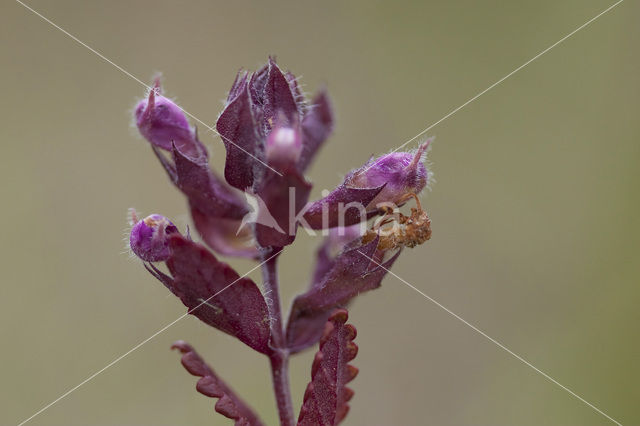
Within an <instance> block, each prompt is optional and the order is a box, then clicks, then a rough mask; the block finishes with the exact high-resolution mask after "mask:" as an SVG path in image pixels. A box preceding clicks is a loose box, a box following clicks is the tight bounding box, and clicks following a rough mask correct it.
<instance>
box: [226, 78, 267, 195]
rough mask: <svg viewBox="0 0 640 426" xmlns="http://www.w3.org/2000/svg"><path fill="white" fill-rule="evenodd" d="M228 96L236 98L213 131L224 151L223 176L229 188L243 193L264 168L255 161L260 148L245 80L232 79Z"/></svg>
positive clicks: (260, 151)
mask: <svg viewBox="0 0 640 426" xmlns="http://www.w3.org/2000/svg"><path fill="white" fill-rule="evenodd" d="M231 94H237V96H235V97H234V98H233V99H230V100H229V102H228V103H227V106H226V107H225V109H224V111H222V114H220V117H218V121H217V122H216V130H217V131H218V133H219V134H220V136H221V137H222V142H223V143H224V146H225V148H226V149H227V159H226V162H225V167H224V177H225V179H226V180H227V182H229V184H230V185H232V186H234V187H236V188H238V189H240V190H243V191H244V190H245V189H247V188H251V187H252V186H253V181H254V179H255V177H256V174H259V172H258V170H261V169H262V168H263V167H264V165H263V164H262V163H260V161H258V160H256V158H258V159H262V157H263V153H262V150H263V146H262V142H261V140H260V136H259V135H258V133H257V132H256V123H257V122H258V121H257V120H255V119H254V114H253V111H252V108H251V99H250V96H249V85H248V83H247V79H246V77H242V78H241V79H240V81H237V80H236V83H234V87H233V88H232V90H231V92H230V95H231Z"/></svg>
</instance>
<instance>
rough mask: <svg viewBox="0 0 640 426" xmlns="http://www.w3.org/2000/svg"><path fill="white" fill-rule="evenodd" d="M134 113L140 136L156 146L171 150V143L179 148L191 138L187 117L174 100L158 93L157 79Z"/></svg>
mask: <svg viewBox="0 0 640 426" xmlns="http://www.w3.org/2000/svg"><path fill="white" fill-rule="evenodd" d="M135 115H136V125H137V126H138V130H139V131H140V133H141V134H142V136H144V138H145V139H147V140H148V141H149V142H151V143H152V144H153V145H155V146H157V147H158V148H162V149H165V150H171V149H172V144H173V143H175V144H176V146H178V147H179V148H180V146H181V145H184V144H189V143H190V141H192V140H193V134H192V131H191V128H190V127H189V121H188V120H187V117H186V116H185V114H184V112H183V111H182V109H181V108H180V107H179V106H178V105H176V103H175V102H173V101H172V100H171V99H169V98H165V97H164V96H162V95H161V94H160V84H159V82H158V81H156V84H155V86H154V88H153V89H151V91H150V92H149V97H148V98H147V99H143V100H141V101H140V102H139V103H138V106H137V107H136V112H135Z"/></svg>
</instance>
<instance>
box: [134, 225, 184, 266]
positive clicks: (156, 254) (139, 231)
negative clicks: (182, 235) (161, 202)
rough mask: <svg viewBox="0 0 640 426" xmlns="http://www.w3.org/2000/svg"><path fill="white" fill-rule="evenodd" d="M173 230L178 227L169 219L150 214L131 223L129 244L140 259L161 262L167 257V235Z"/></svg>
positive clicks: (176, 230)
mask: <svg viewBox="0 0 640 426" xmlns="http://www.w3.org/2000/svg"><path fill="white" fill-rule="evenodd" d="M134 217H135V216H134ZM175 232H178V228H177V227H176V226H175V225H174V224H173V223H171V221H170V220H169V219H167V218H166V217H164V216H162V215H159V214H152V215H150V216H147V217H145V218H144V219H142V220H140V221H138V222H137V223H135V224H134V225H133V227H132V228H131V234H130V236H129V245H130V246H131V250H132V251H133V253H134V254H135V255H136V256H138V257H139V258H140V259H142V260H144V261H146V262H161V261H164V260H167V259H168V258H169V255H170V252H169V235H170V234H173V233H175Z"/></svg>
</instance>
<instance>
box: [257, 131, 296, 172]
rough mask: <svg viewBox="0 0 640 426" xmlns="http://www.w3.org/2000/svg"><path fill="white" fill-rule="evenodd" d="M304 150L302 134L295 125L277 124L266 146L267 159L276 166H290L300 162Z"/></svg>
mask: <svg viewBox="0 0 640 426" xmlns="http://www.w3.org/2000/svg"><path fill="white" fill-rule="evenodd" d="M301 152H302V135H301V134H300V131H299V130H298V129H296V128H294V127H290V126H286V125H280V124H276V126H275V127H274V128H273V130H272V131H271V133H269V136H268V137H267V143H266V146H265V153H266V156H267V161H268V162H269V164H272V165H273V166H275V167H276V168H288V167H289V166H293V165H295V164H296V163H297V162H298V159H299V158H300V153H301Z"/></svg>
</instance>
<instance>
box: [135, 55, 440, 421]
mask: <svg viewBox="0 0 640 426" xmlns="http://www.w3.org/2000/svg"><path fill="white" fill-rule="evenodd" d="M135 119H136V124H137V126H138V129H139V131H140V133H141V134H142V136H143V137H144V138H145V139H146V140H147V141H148V142H149V143H150V144H151V148H152V150H153V152H154V153H155V155H156V156H157V158H158V160H159V161H160V163H161V165H162V166H163V168H164V169H165V171H166V173H167V175H168V177H169V179H170V180H171V182H172V183H173V184H174V185H175V186H176V187H177V188H178V189H179V190H180V191H182V193H183V194H184V195H185V196H186V198H187V201H188V205H189V210H190V212H191V217H192V219H193V224H194V227H195V230H196V231H197V233H198V235H199V237H200V238H201V239H202V241H203V242H204V244H205V245H203V244H200V243H197V242H195V241H194V240H193V239H192V237H191V235H190V234H189V232H188V231H186V232H184V233H181V232H180V231H179V230H178V228H177V227H176V226H175V225H174V224H173V223H172V222H171V221H170V220H169V219H167V218H166V217H164V216H161V215H158V214H153V215H150V216H148V217H146V218H143V219H139V218H138V217H137V215H136V213H135V211H133V210H132V211H131V213H132V214H131V222H132V229H131V233H130V239H129V242H130V247H131V250H132V251H133V253H134V254H135V255H136V256H138V257H139V258H140V259H141V260H142V261H143V262H144V266H145V268H146V269H147V270H148V271H149V272H150V273H151V274H152V275H153V276H154V277H156V278H157V279H158V280H159V281H160V282H162V283H163V284H164V285H165V286H166V287H167V288H168V289H169V290H170V291H171V292H172V293H173V294H175V295H176V296H177V297H178V298H179V299H180V300H181V301H182V303H183V304H184V305H185V306H186V307H187V308H188V313H189V314H192V315H194V316H195V317H197V318H198V319H200V320H201V321H203V322H204V323H206V324H208V325H210V326H212V327H214V328H217V329H218V330H220V331H223V332H225V333H227V334H229V335H231V336H234V337H236V338H237V339H239V340H240V341H242V342H243V343H245V344H246V345H247V346H249V347H250V348H252V349H253V350H255V351H258V352H260V353H262V354H264V355H266V356H267V357H268V358H269V361H270V364H271V371H272V378H273V385H274V392H275V399H276V403H277V406H278V412H279V417H280V422H281V424H282V425H285V426H289V425H293V424H296V420H295V417H294V410H293V406H292V403H291V396H290V390H289V377H288V360H289V357H290V356H291V355H293V354H296V353H298V352H300V351H302V350H304V349H307V348H309V347H311V346H313V345H315V344H317V343H318V344H319V347H318V352H317V354H316V356H315V359H314V361H313V365H312V368H311V381H310V382H309V384H308V386H307V389H306V392H305V395H304V401H303V404H302V407H301V409H300V412H299V415H298V417H297V424H298V425H336V424H338V423H340V422H341V421H342V420H343V419H344V417H345V416H346V414H347V412H348V410H349V405H348V402H349V400H350V399H351V398H352V396H353V391H352V390H351V389H350V388H348V387H347V384H348V383H349V382H350V381H351V380H353V378H354V377H355V376H356V374H357V373H358V370H357V369H356V368H355V367H353V366H352V365H351V364H350V362H351V361H352V360H353V359H354V358H355V356H356V354H357V351H358V347H357V346H356V344H355V343H354V342H353V340H354V339H355V337H356V330H355V328H354V327H353V326H352V325H350V324H347V319H348V314H347V310H346V308H347V307H348V305H349V304H350V302H351V301H352V300H353V299H354V298H355V297H356V296H357V295H358V294H360V293H362V292H365V291H368V290H372V289H375V288H377V287H379V286H380V283H381V281H382V279H383V278H384V276H385V274H386V272H387V271H388V269H389V268H391V266H392V265H393V263H394V261H395V260H396V259H397V257H398V255H399V254H400V252H401V249H402V248H403V247H413V246H415V245H417V244H421V243H423V242H424V241H426V240H428V239H429V238H430V236H431V228H430V221H429V218H428V216H427V215H426V213H425V212H424V211H423V210H422V208H421V206H420V202H419V200H418V198H417V195H416V194H418V193H420V192H421V191H422V189H423V188H424V187H425V186H426V185H427V183H428V181H429V177H430V176H429V172H428V170H427V169H426V167H425V165H424V160H425V156H426V150H427V148H428V146H429V141H427V142H426V143H424V144H422V145H421V146H420V147H419V148H418V149H417V150H414V151H411V152H393V153H390V154H386V155H383V156H382V157H379V158H377V159H371V160H369V161H368V162H367V163H366V164H364V165H363V166H362V167H360V168H359V169H356V170H353V171H351V172H350V173H348V174H347V176H346V177H345V179H344V181H343V182H342V183H341V184H340V185H338V186H337V187H336V188H335V189H334V190H333V191H330V192H329V193H328V195H327V196H326V197H324V198H322V199H320V200H317V201H313V202H309V200H308V199H309V193H310V190H311V183H310V182H309V181H308V180H307V178H306V177H305V175H304V173H305V170H306V169H307V167H308V166H309V164H310V163H311V161H312V160H313V157H314V155H315V154H316V153H317V151H318V150H319V149H320V147H321V146H322V144H323V143H324V142H325V140H326V139H327V138H328V136H329V135H330V134H331V131H332V128H333V113H332V109H331V105H330V103H329V99H328V96H327V94H326V93H325V92H324V91H321V92H320V93H319V94H317V95H316V96H315V97H314V98H313V100H311V101H310V102H309V101H307V99H306V97H305V96H304V95H303V93H302V92H301V90H300V88H299V86H298V82H297V80H296V77H295V76H294V75H293V74H291V73H290V72H286V73H285V72H283V71H282V70H281V69H280V68H279V67H278V65H277V64H276V63H275V61H274V60H273V59H269V61H268V63H267V64H266V65H264V66H263V67H262V68H260V69H259V70H258V71H256V72H254V73H248V72H240V73H239V74H238V75H237V77H236V79H235V81H234V83H233V85H232V87H231V90H230V91H229V95H228V97H227V100H226V105H225V107H224V109H223V111H222V113H221V114H220V116H219V117H218V120H217V123H216V129H217V132H218V134H219V135H220V137H221V138H222V141H223V143H224V145H225V147H226V151H227V154H226V163H225V169H224V179H223V178H221V177H220V176H218V174H216V173H214V172H213V171H212V170H211V169H210V167H209V159H208V153H207V150H206V148H205V146H204V145H203V144H202V143H201V142H200V140H199V139H198V134H197V132H196V130H195V128H193V127H191V126H190V124H189V122H188V120H187V118H186V116H185V114H184V112H183V111H182V110H181V109H180V107H178V106H177V105H176V104H175V103H174V102H173V101H171V100H170V99H169V98H167V97H165V96H163V95H162V93H161V89H160V84H159V82H158V81H156V84H155V86H154V88H153V89H152V90H151V91H150V92H149V94H148V97H147V98H146V99H143V100H142V101H140V103H139V104H138V106H137V108H136V110H135ZM411 197H413V198H415V200H416V204H417V207H416V208H412V209H411V215H410V216H405V215H403V214H402V213H400V212H399V210H398V206H401V205H402V204H404V203H406V202H407V201H408V200H409V199H410V198H411ZM375 217H377V220H376V221H375V223H374V224H373V226H372V228H371V229H367V221H368V220H369V219H373V218H375ZM298 227H303V228H304V229H305V230H307V231H308V232H313V231H314V230H316V231H318V230H321V231H322V232H323V234H324V235H325V238H324V241H323V243H322V244H321V246H320V247H319V249H318V252H317V259H316V265H315V269H314V271H313V274H312V277H311V280H310V285H309V287H308V289H307V290H306V291H305V292H304V293H302V294H300V295H298V296H297V297H296V298H295V300H294V301H293V303H292V306H291V310H290V314H289V316H288V320H287V322H286V324H285V323H284V322H283V316H282V313H281V307H280V306H281V303H280V296H279V289H278V275H277V266H276V265H277V260H278V256H279V255H280V253H281V252H282V251H283V250H284V249H285V248H286V247H287V246H289V245H291V244H292V243H293V242H294V240H295V237H296V231H297V228H298ZM207 246H208V248H207ZM211 250H212V251H213V252H215V253H217V254H218V255H222V256H236V257H245V258H251V259H254V260H256V261H258V262H260V266H261V267H262V272H263V285H262V290H261V289H260V288H259V287H258V286H257V285H256V284H255V283H254V282H253V281H252V280H251V279H249V278H246V277H244V276H240V275H239V274H238V273H237V272H236V271H235V270H233V268H232V267H231V266H229V265H228V264H226V263H224V262H221V261H220V260H219V259H218V257H216V255H214V254H213V253H212V251H211ZM161 262H164V263H165V265H166V270H165V271H163V269H162V267H161V265H160V263H161ZM266 295H268V297H266ZM173 348H175V349H177V350H179V351H180V352H181V353H182V364H183V365H184V367H185V368H186V369H187V371H189V372H190V373H191V374H193V375H195V376H199V377H200V379H199V380H198V383H197V385H196V388H197V390H198V391H199V392H201V393H202V394H204V395H207V396H209V397H212V398H218V401H217V403H216V405H215V409H216V411H218V412H219V413H220V414H222V415H224V416H226V417H228V418H230V419H233V420H234V421H235V424H236V425H261V424H263V423H262V422H261V420H260V419H259V417H258V415H257V414H256V413H255V412H254V411H253V410H252V409H251V408H250V407H249V405H248V404H247V403H246V402H244V401H243V400H242V399H241V398H240V397H239V396H238V395H237V394H236V393H235V392H234V391H233V390H232V389H231V388H230V387H229V385H227V384H226V383H225V382H224V381H223V380H222V378H221V377H220V376H219V375H218V374H217V373H216V372H214V370H213V369H212V368H210V367H209V366H208V365H207V364H206V363H205V362H204V361H203V360H202V358H200V356H199V355H198V354H197V353H196V352H195V350H194V349H193V348H192V347H191V346H190V345H189V344H187V343H185V342H182V341H179V342H176V343H175V344H174V345H173Z"/></svg>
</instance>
